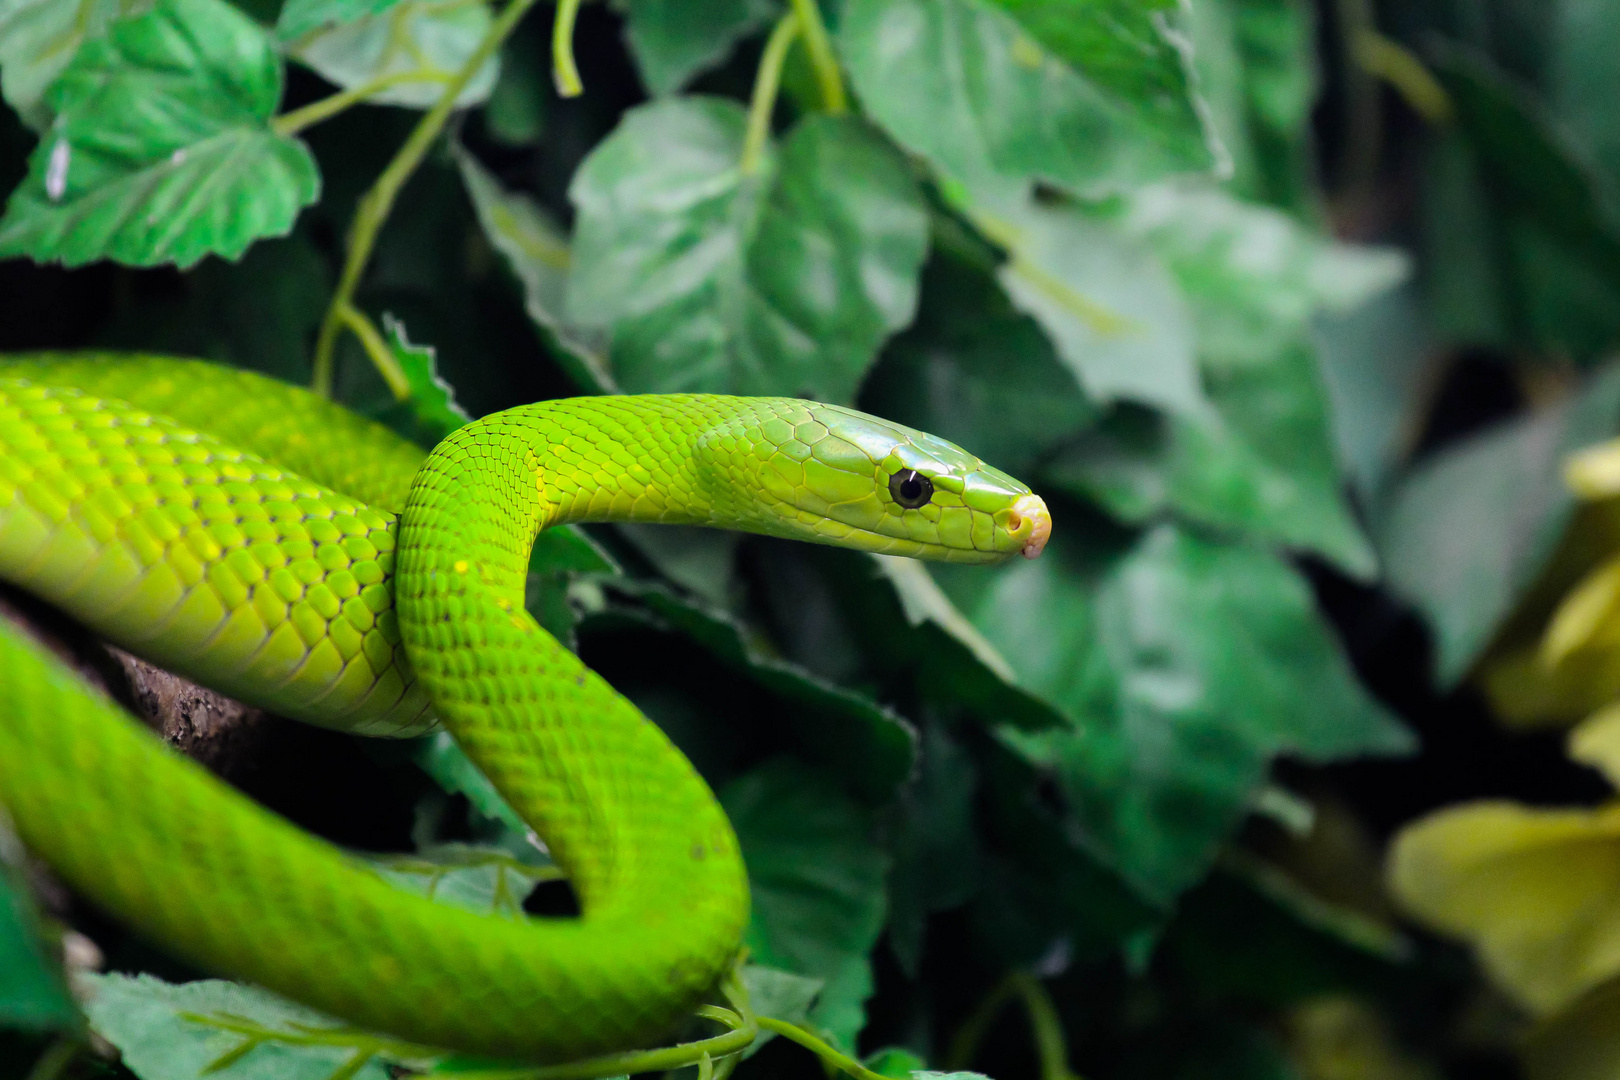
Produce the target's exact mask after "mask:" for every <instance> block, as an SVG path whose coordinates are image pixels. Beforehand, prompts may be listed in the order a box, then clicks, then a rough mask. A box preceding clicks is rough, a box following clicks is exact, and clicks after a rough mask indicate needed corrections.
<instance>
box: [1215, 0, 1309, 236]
mask: <svg viewBox="0 0 1620 1080" xmlns="http://www.w3.org/2000/svg"><path fill="white" fill-rule="evenodd" d="M1190 24H1191V25H1190V30H1191V37H1192V44H1193V59H1194V62H1195V66H1196V68H1197V71H1198V92H1199V94H1200V95H1201V96H1202V97H1203V99H1204V100H1205V102H1207V103H1208V106H1209V116H1210V122H1211V124H1212V126H1213V127H1214V128H1215V131H1216V132H1217V133H1218V134H1219V136H1220V139H1221V143H1222V144H1223V145H1224V146H1225V147H1226V149H1227V151H1228V153H1229V154H1230V155H1231V158H1232V178H1231V180H1230V181H1229V183H1228V185H1227V186H1228V187H1229V188H1230V189H1231V190H1233V191H1235V192H1237V193H1239V194H1241V195H1243V196H1244V197H1245V198H1250V199H1255V200H1257V201H1261V202H1267V203H1271V204H1273V205H1276V206H1280V207H1283V208H1285V209H1289V210H1291V211H1293V212H1295V213H1298V214H1301V215H1302V216H1303V215H1307V214H1309V213H1311V212H1312V211H1313V210H1314V205H1313V200H1314V199H1315V197H1316V196H1315V192H1314V190H1313V187H1312V182H1313V179H1314V176H1313V173H1312V169H1313V167H1314V161H1313V155H1312V148H1311V140H1310V134H1311V133H1310V115H1311V107H1312V106H1313V105H1314V104H1315V102H1316V92H1317V85H1316V83H1317V80H1316V33H1315V30H1316V27H1315V25H1314V20H1313V19H1312V12H1311V11H1310V10H1309V9H1308V8H1306V7H1305V6H1304V5H1302V4H1297V3H1294V2H1293V0H1207V2H1205V3H1200V4H1195V5H1193V7H1192V13H1191V19H1190Z"/></svg>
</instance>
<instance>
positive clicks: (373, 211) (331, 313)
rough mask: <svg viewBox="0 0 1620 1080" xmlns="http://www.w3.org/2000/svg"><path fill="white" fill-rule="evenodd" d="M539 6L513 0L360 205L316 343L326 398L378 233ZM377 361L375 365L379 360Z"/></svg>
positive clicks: (318, 388) (317, 380)
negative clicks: (472, 87) (472, 88)
mask: <svg viewBox="0 0 1620 1080" xmlns="http://www.w3.org/2000/svg"><path fill="white" fill-rule="evenodd" d="M534 2H535V0H511V3H509V4H507V5H506V10H504V11H502V12H501V13H500V15H499V16H497V17H496V19H495V21H494V23H492V24H491V25H490V28H489V31H488V32H487V33H485V34H484V39H483V40H482V41H480V42H479V43H478V47H477V48H476V49H474V50H473V51H472V55H471V56H469V57H467V62H466V63H464V64H462V66H461V70H460V71H457V72H456V74H455V77H454V78H452V79H451V80H450V82H449V83H448V84H446V86H445V88H444V93H443V94H442V95H440V97H439V100H438V103H437V104H435V105H434V106H433V108H431V109H429V110H428V112H427V114H426V115H424V116H423V117H422V119H421V120H420V121H418V122H417V125H416V128H415V130H413V131H412V132H411V134H410V137H409V138H407V139H406V140H405V144H404V145H403V146H401V147H400V148H399V152H398V153H396V154H395V155H394V160H392V161H390V162H389V163H388V167H387V168H386V169H384V170H383V171H382V175H381V176H379V177H377V182H376V183H374V184H373V185H372V186H371V190H370V191H368V192H366V193H365V195H364V196H362V197H361V199H360V205H359V207H358V208H356V210H355V214H354V224H353V226H351V228H350V232H349V254H348V258H347V259H346V260H345V261H344V264H343V273H342V275H341V276H340V277H339V278H338V286H337V290H336V292H334V293H333V295H332V303H331V306H330V307H328V308H327V309H326V317H325V318H324V319H323V320H322V321H321V330H320V335H319V337H317V338H316V342H315V373H314V378H313V380H312V386H313V388H314V390H315V392H316V393H317V394H320V395H321V396H323V397H331V396H332V372H333V367H334V353H335V352H336V349H337V339H338V334H339V332H340V331H341V330H342V329H343V328H344V326H345V325H347V321H346V317H345V314H344V310H345V308H350V307H353V305H354V292H355V289H356V288H358V287H359V284H360V277H361V275H362V274H363V273H364V272H365V269H366V263H367V261H368V260H369V259H370V258H371V249H372V247H373V246H374V245H375V244H376V243H377V233H378V232H379V231H380V230H381V229H382V225H383V222H384V221H386V220H388V214H389V211H391V210H392V209H393V208H394V200H395V199H397V198H398V197H399V192H400V189H401V188H403V187H404V186H405V182H406V181H407V180H409V179H410V178H411V174H412V173H413V172H415V171H416V167H417V166H418V165H420V164H421V163H422V159H423V158H424V157H425V156H426V155H427V152H428V148H429V147H431V146H432V145H433V140H434V139H436V138H438V137H439V133H440V132H441V131H443V130H444V125H445V122H446V121H447V120H449V119H450V114H451V113H452V112H454V111H455V107H456V99H457V98H458V97H460V96H461V92H462V90H464V89H465V88H466V86H467V84H468V83H469V82H471V81H472V79H473V76H474V75H476V74H478V72H479V70H480V69H481V68H482V67H483V66H484V64H485V63H486V62H487V61H488V60H489V58H490V57H491V56H493V55H494V54H495V50H496V49H499V48H500V47H501V43H502V42H503V41H505V40H506V38H507V37H508V35H510V34H511V33H512V31H513V30H514V29H516V28H517V24H518V22H519V20H521V19H522V18H523V15H524V13H525V12H527V11H528V10H529V8H531V7H533V6H534ZM373 361H374V362H375V357H373ZM383 377H384V378H385V379H387V378H388V373H387V372H384V373H383ZM389 385H390V387H393V388H394V392H395V394H396V395H398V394H399V393H400V390H399V388H398V387H397V386H396V385H395V383H394V382H393V381H392V380H390V383H389ZM406 392H408V390H407V391H406Z"/></svg>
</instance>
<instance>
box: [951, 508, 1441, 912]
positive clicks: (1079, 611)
mask: <svg viewBox="0 0 1620 1080" xmlns="http://www.w3.org/2000/svg"><path fill="white" fill-rule="evenodd" d="M1094 543H1095V541H1093V544H1094ZM956 580H959V576H958V575H952V576H951V577H946V578H944V579H943V581H944V583H945V584H946V585H947V586H950V585H951V584H952V583H953V581H956ZM969 584H971V585H972V587H973V588H974V590H975V591H976V592H977V596H974V597H967V596H965V595H964V597H962V598H960V599H959V602H961V603H962V604H963V609H964V610H965V611H966V612H967V614H968V615H969V617H970V618H972V619H973V620H974V623H975V624H976V625H977V626H978V627H979V628H980V629H981V630H982V631H983V632H984V633H985V636H987V637H988V638H990V640H991V641H993V642H995V643H996V644H997V645H998V646H999V647H1000V648H1001V650H1002V654H1003V655H1005V656H1006V657H1008V659H1009V660H1011V661H1012V663H1013V665H1014V667H1015V668H1016V669H1017V671H1018V674H1019V677H1020V681H1021V682H1022V683H1023V684H1024V685H1026V686H1029V687H1031V688H1032V689H1034V690H1036V691H1037V692H1039V693H1041V694H1043V695H1045V696H1046V697H1047V698H1049V699H1050V700H1052V701H1053V702H1055V703H1056V704H1058V705H1060V706H1061V707H1062V708H1063V709H1064V710H1065V711H1066V712H1067V713H1068V715H1069V716H1070V717H1071V718H1072V720H1073V726H1072V727H1070V728H1068V729H1058V730H1047V731H1018V730H1015V729H1011V728H1003V729H1001V730H1000V731H999V732H998V735H999V737H1000V739H1001V740H1002V741H1003V742H1004V743H1005V744H1006V745H1008V746H1009V747H1011V748H1013V749H1014V750H1015V751H1017V752H1018V753H1019V754H1021V755H1023V756H1024V757H1026V758H1027V759H1028V760H1029V761H1031V762H1032V763H1034V764H1035V765H1037V766H1038V767H1040V768H1043V769H1049V770H1051V772H1052V775H1054V776H1055V777H1056V778H1057V780H1058V783H1059V785H1060V787H1061V789H1062V791H1063V793H1064V796H1065V797H1066V799H1067V803H1068V806H1069V807H1070V810H1071V812H1072V814H1073V815H1074V817H1075V819H1076V821H1077V822H1078V823H1079V824H1080V826H1081V827H1082V828H1083V829H1084V831H1085V834H1086V835H1087V836H1088V837H1089V839H1090V841H1091V843H1092V844H1094V845H1095V849H1096V850H1098V851H1100V852H1104V853H1106V856H1107V858H1108V859H1109V861H1110V863H1111V865H1113V866H1114V867H1116V868H1118V869H1119V870H1120V871H1121V872H1122V873H1124V874H1125V876H1126V877H1127V878H1128V879H1129V880H1130V881H1132V882H1133V883H1134V884H1135V885H1136V886H1137V887H1138V888H1139V889H1140V890H1141V891H1142V892H1143V893H1144V894H1145V895H1146V896H1148V897H1150V898H1153V899H1155V900H1156V901H1157V902H1159V903H1167V902H1168V901H1169V900H1171V899H1172V898H1173V897H1174V896H1175V895H1176V894H1177V893H1178V892H1180V891H1181V890H1182V889H1185V888H1186V887H1188V886H1189V885H1191V884H1193V883H1194V882H1195V881H1197V880H1198V879H1199V878H1200V877H1201V876H1202V875H1203V872H1204V870H1205V869H1206V868H1207V867H1208V865H1209V862H1210V860H1211V859H1212V858H1213V856H1214V853H1215V849H1216V848H1217V846H1218V845H1219V844H1220V842H1221V841H1222V840H1223V839H1224V838H1225V836H1226V835H1227V833H1228V832H1230V830H1231V829H1232V828H1233V827H1234V826H1235V825H1236V824H1237V823H1238V821H1239V820H1240V819H1241V817H1242V815H1243V814H1244V812H1245V811H1246V809H1247V808H1248V806H1249V804H1250V802H1251V800H1252V799H1253V798H1254V797H1255V795H1256V793H1257V791H1258V789H1259V787H1260V786H1261V784H1262V783H1263V782H1264V780H1265V777H1266V773H1267V769H1268V766H1269V763H1270V760H1271V759H1272V758H1273V757H1274V756H1276V755H1278V754H1284V753H1287V754H1293V755H1297V756H1300V757H1302V758H1305V759H1307V760H1311V761H1330V760H1336V759H1340V758H1345V757H1353V756H1356V755H1360V754H1367V753H1395V752H1401V751H1404V750H1406V749H1408V748H1409V747H1410V745H1411V740H1410V737H1409V736H1408V735H1407V734H1406V732H1405V731H1404V729H1403V728H1402V727H1401V726H1400V725H1399V724H1398V723H1397V722H1396V721H1395V720H1393V719H1392V718H1391V717H1390V716H1389V715H1388V714H1387V713H1385V712H1384V710H1383V709H1382V708H1381V707H1380V706H1379V705H1378V704H1377V703H1375V702H1374V701H1373V700H1372V699H1371V698H1369V697H1368V696H1367V694H1366V692H1365V691H1364V690H1363V689H1362V688H1361V687H1360V685H1359V684H1358V683H1357V682H1356V681H1355V677H1354V675H1353V674H1352V673H1351V670H1350V666H1349V664H1348V663H1347V662H1346V660H1345V658H1344V656H1343V655H1342V654H1341V652H1340V651H1339V648H1338V645H1337V642H1336V641H1335V640H1334V637H1333V635H1332V633H1331V632H1330V631H1329V629H1328V628H1327V627H1326V626H1325V625H1323V623H1322V620H1321V618H1320V616H1319V615H1317V613H1316V609H1315V603H1314V600H1313V598H1312V596H1311V594H1310V590H1309V589H1308V588H1307V587H1306V585H1305V583H1304V582H1303V581H1302V580H1301V579H1300V577H1299V576H1298V574H1297V573H1296V572H1295V571H1294V570H1293V569H1292V568H1291V567H1289V566H1288V565H1287V564H1286V563H1283V562H1281V561H1279V560H1278V559H1276V558H1274V557H1272V556H1270V555H1267V554H1265V553H1263V552H1261V551H1257V550H1255V549H1253V548H1249V547H1244V546H1237V545H1229V544H1217V543H1212V542H1210V541H1207V540H1203V539H1199V538H1197V537H1195V536H1193V535H1191V534H1188V533H1185V532H1182V531H1180V530H1178V529H1177V528H1175V527H1174V526H1170V525H1161V526H1159V527H1157V528H1154V529H1152V530H1150V531H1148V532H1147V533H1145V534H1144V535H1143V536H1142V537H1141V538H1140V539H1139V540H1138V541H1137V542H1136V543H1134V544H1133V545H1131V546H1130V547H1129V548H1125V549H1123V550H1121V549H1119V548H1117V547H1096V546H1094V547H1091V548H1089V549H1088V548H1086V547H1082V546H1080V544H1079V542H1078V541H1076V540H1073V539H1069V538H1068V537H1067V536H1066V534H1065V532H1064V530H1062V529H1061V528H1059V529H1057V530H1054V534H1053V539H1052V542H1051V543H1050V544H1048V546H1047V550H1046V553H1045V555H1044V556H1043V557H1042V558H1040V559H1038V560H1034V561H1032V562H1023V563H1020V564H1019V565H1016V566H1012V567H1009V568H1007V569H1005V570H1003V571H1001V572H1000V573H999V574H998V575H997V576H996V577H995V579H994V580H993V581H991V582H989V583H969Z"/></svg>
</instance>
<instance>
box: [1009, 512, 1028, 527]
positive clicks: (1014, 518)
mask: <svg viewBox="0 0 1620 1080" xmlns="http://www.w3.org/2000/svg"><path fill="white" fill-rule="evenodd" d="M1023 527H1024V517H1023V515H1022V514H1020V513H1019V512H1018V511H1016V510H1014V511H1013V512H1012V513H1010V514H1008V515H1007V529H1008V531H1009V532H1017V531H1018V530H1019V529H1022V528H1023Z"/></svg>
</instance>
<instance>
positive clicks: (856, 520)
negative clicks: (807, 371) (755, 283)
mask: <svg viewBox="0 0 1620 1080" xmlns="http://www.w3.org/2000/svg"><path fill="white" fill-rule="evenodd" d="M743 423H744V425H745V428H746V430H740V431H739V430H733V431H732V432H730V433H729V435H728V437H726V438H722V439H717V440H705V441H706V442H710V443H711V445H716V446H717V445H720V444H723V443H729V444H730V445H732V446H735V445H737V443H738V442H739V441H740V442H743V443H752V445H753V446H754V447H755V453H756V454H757V455H759V457H758V458H757V459H756V461H755V462H754V467H755V469H756V476H757V481H758V483H759V485H760V487H761V488H762V489H763V492H762V493H761V494H763V495H764V496H765V497H764V498H763V499H756V505H758V506H760V507H761V508H762V510H761V511H760V512H759V513H758V516H757V517H755V518H754V519H752V520H748V521H746V522H743V523H740V527H743V528H747V529H750V530H751V531H756V532H765V533H769V534H771V535H774V536H786V537H789V538H792V539H799V540H810V541H813V542H819V543H827V544H837V545H839V546H841V547H853V548H859V549H862V550H866V551H877V552H883V553H886V554H890V555H908V556H911V557H913V558H920V559H937V560H942V561H946V562H962V563H992V562H999V561H1001V560H1003V559H1006V558H1008V557H1010V556H1012V555H1016V554H1022V555H1024V556H1026V557H1028V558H1034V557H1035V556H1037V555H1039V554H1040V553H1041V549H1042V548H1043V547H1044V546H1045V545H1046V540H1047V537H1048V536H1049V535H1050V534H1051V530H1052V519H1051V516H1050V515H1049V514H1048V512H1047V509H1046V504H1045V503H1044V502H1042V501H1041V499H1040V496H1038V495H1036V494H1034V493H1033V492H1031V491H1030V489H1029V488H1028V487H1027V486H1026V485H1024V484H1021V483H1019V482H1018V481H1017V480H1015V479H1013V478H1012V477H1011V476H1008V475H1007V474H1006V473H1004V472H1002V471H1001V470H999V469H995V468H992V467H991V466H989V465H986V464H985V463H984V462H982V461H980V460H979V459H978V458H976V457H974V456H973V455H972V454H969V453H968V452H967V451H965V450H963V449H962V448H961V447H959V446H956V445H954V444H952V443H948V442H946V441H945V440H944V439H940V438H936V437H935V436H933V435H929V434H926V433H924V432H921V431H916V430H913V429H912V428H908V427H904V426H903V425H900V424H894V423H890V422H889V421H887V420H882V419H879V418H877V417H875V416H868V415H867V414H865V413H860V412H856V411H855V410H853V409H846V408H842V407H840V406H837V405H824V404H819V403H816V402H811V401H799V400H796V399H791V398H773V399H763V400H761V402H760V408H759V410H758V412H756V413H755V414H754V415H753V416H751V417H750V418H748V419H747V420H746V421H744V422H743ZM726 456H729V455H726ZM726 471H727V472H728V473H729V474H730V475H732V476H735V475H736V474H737V471H736V470H735V469H734V468H729V469H727V470H726ZM743 513H746V511H744V512H743Z"/></svg>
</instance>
